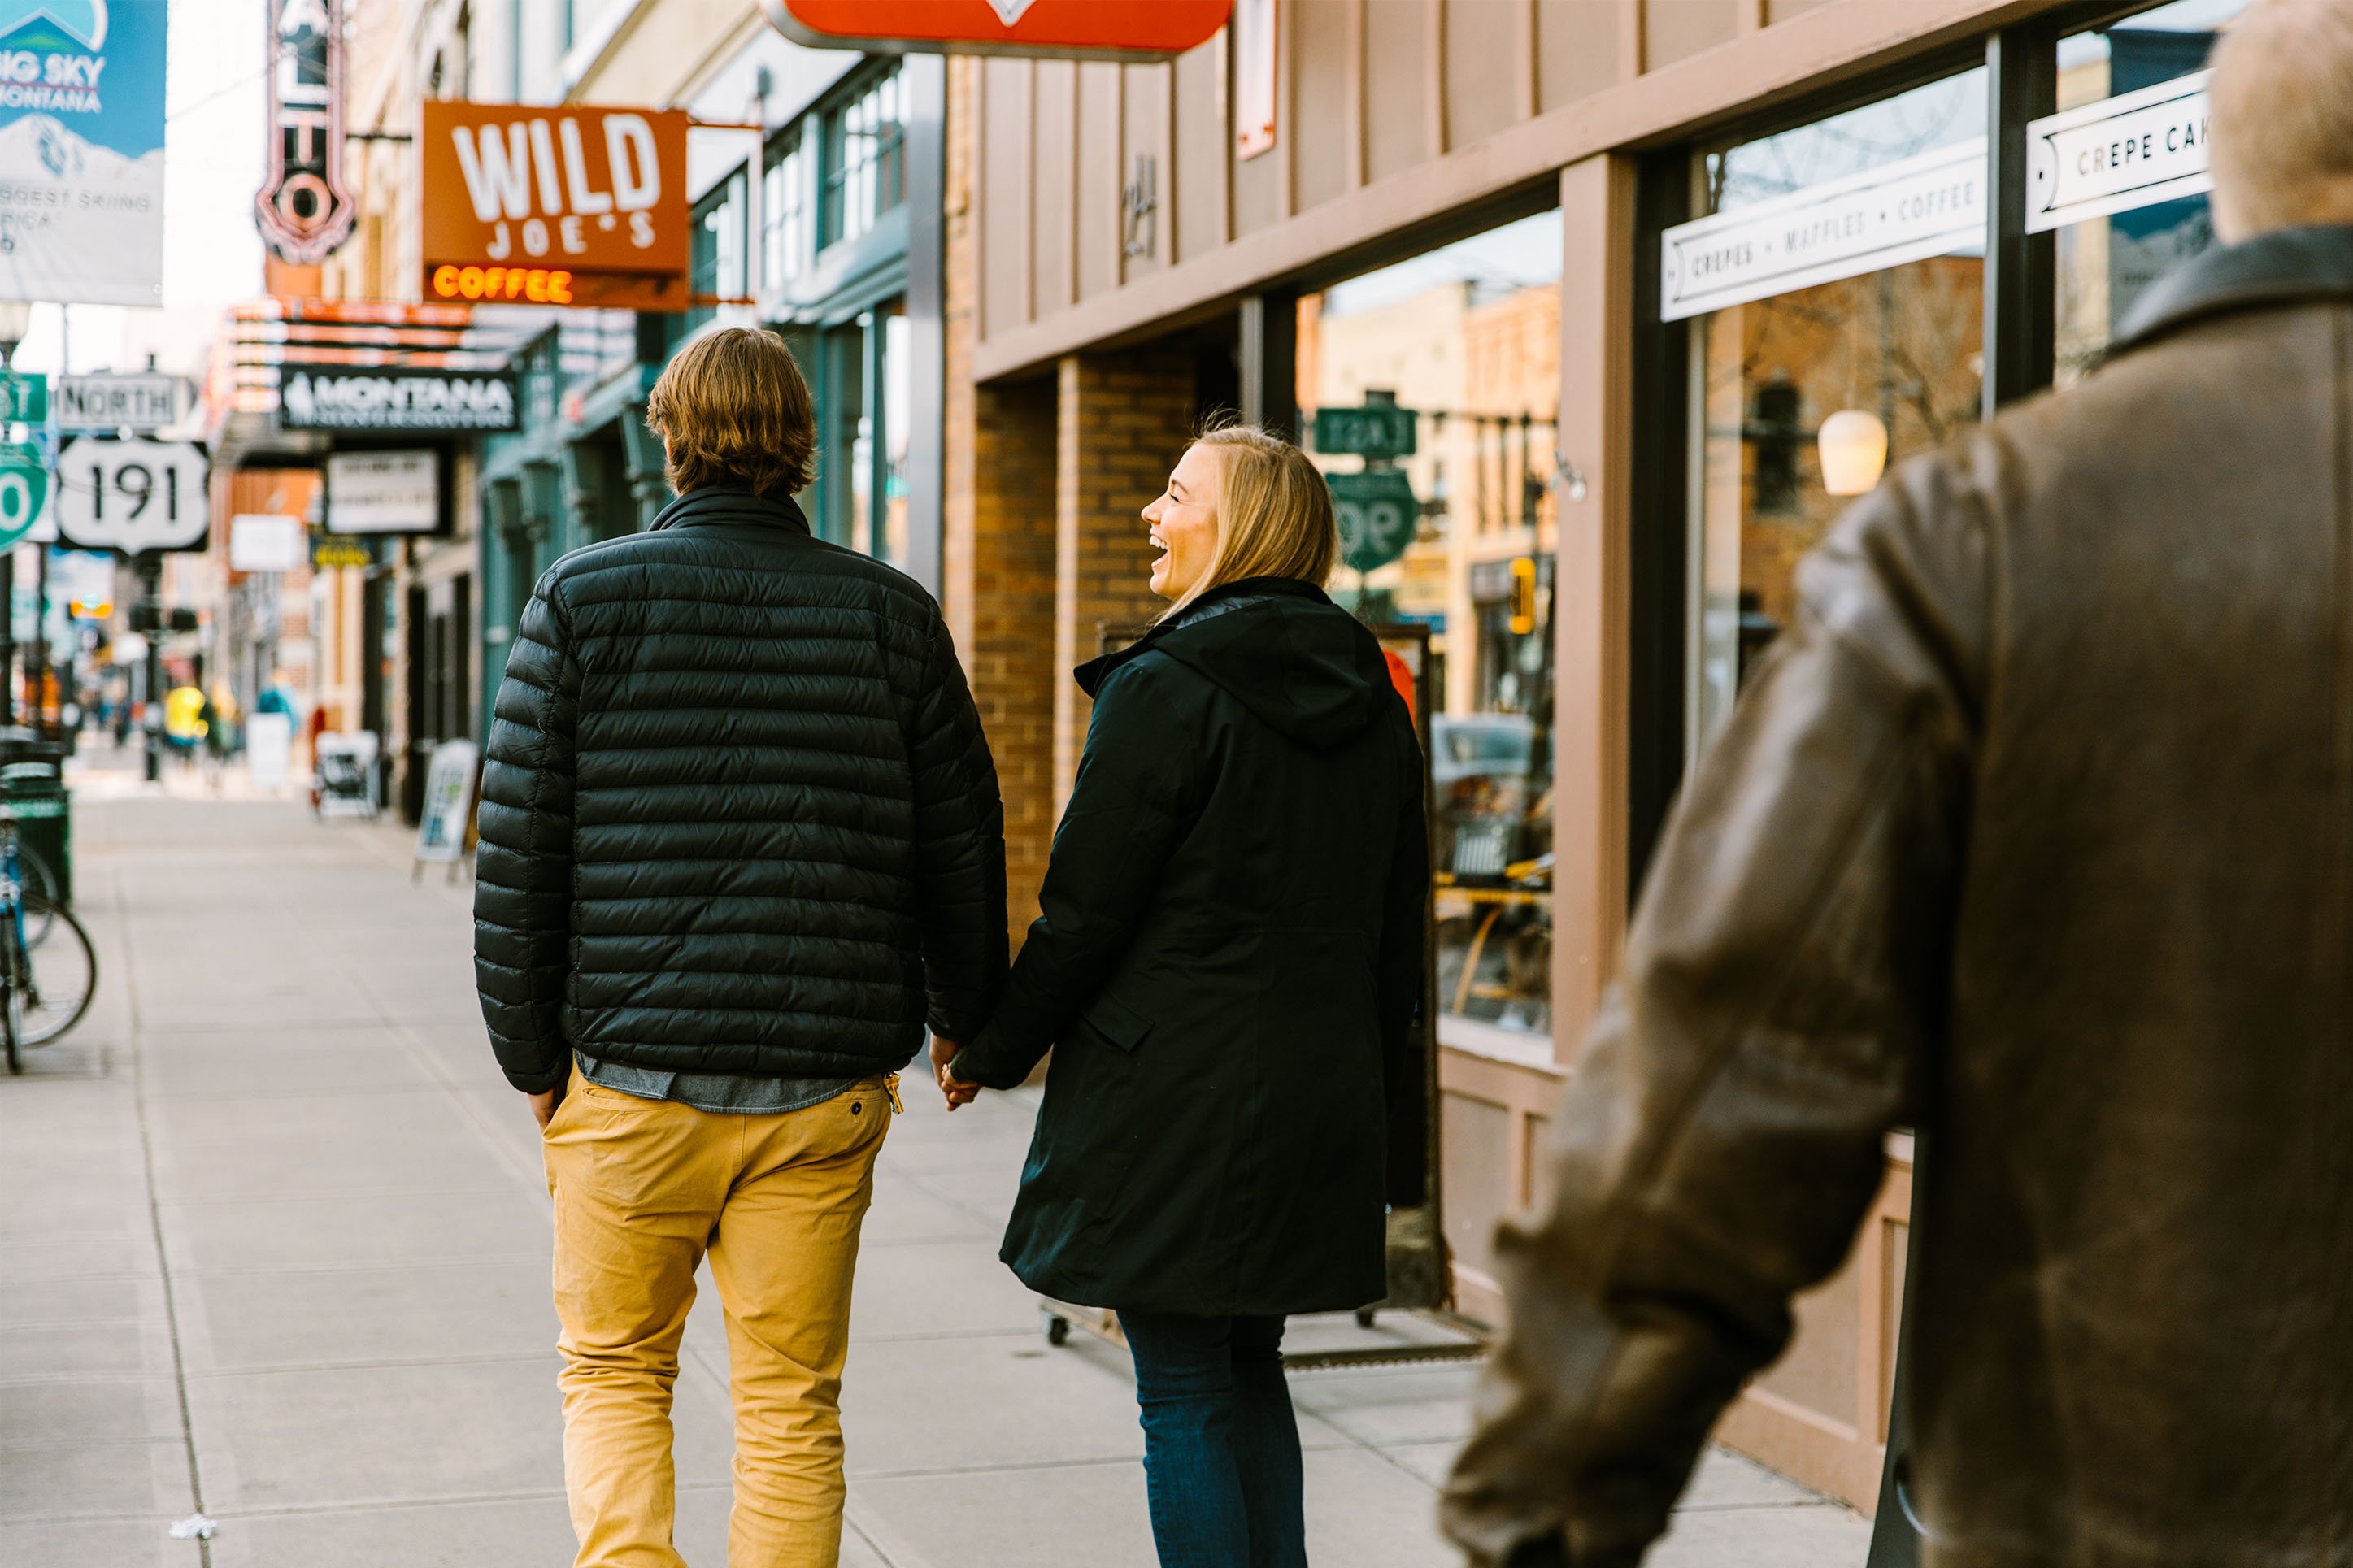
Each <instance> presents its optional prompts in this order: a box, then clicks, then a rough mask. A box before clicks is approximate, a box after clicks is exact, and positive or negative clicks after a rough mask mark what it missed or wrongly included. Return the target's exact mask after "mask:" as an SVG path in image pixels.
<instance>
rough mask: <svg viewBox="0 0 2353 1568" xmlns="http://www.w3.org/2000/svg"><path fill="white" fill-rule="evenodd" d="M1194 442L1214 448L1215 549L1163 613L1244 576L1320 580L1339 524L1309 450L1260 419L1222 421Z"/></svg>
mask: <svg viewBox="0 0 2353 1568" xmlns="http://www.w3.org/2000/svg"><path fill="white" fill-rule="evenodd" d="M1193 444H1194V445H1195V446H1197V447H1212V448H1214V449H1215V450H1216V452H1217V454H1218V468H1219V479H1218V552H1217V553H1216V554H1215V555H1213V556H1211V557H1210V558H1209V569H1208V571H1206V572H1204V573H1202V574H1201V580H1200V581H1199V582H1198V583H1196V584H1193V585H1192V587H1190V588H1188V589H1187V590H1186V591H1185V594H1184V595H1183V596H1182V597H1181V598H1179V599H1178V600H1177V601H1176V603H1175V604H1173V605H1169V606H1168V608H1167V609H1166V611H1165V612H1163V613H1162V616H1161V617H1160V618H1161V619H1163V620H1166V619H1167V618H1168V616H1173V615H1175V614H1176V612H1177V611H1179V610H1182V609H1183V608H1184V607H1185V606H1186V605H1189V604H1191V603H1192V602H1193V601H1194V600H1196V599H1198V598H1199V597H1200V596H1201V595H1204V594H1206V593H1208V591H1209V590H1210V589H1212V588H1222V587H1224V586H1225V585H1226V584H1229V583H1239V582H1240V581H1242V580H1243V579H1244V578H1246V577H1296V578H1297V579H1299V580H1300V581H1301V582H1303V583H1313V584H1315V586H1317V587H1319V588H1320V587H1322V586H1323V585H1324V580H1325V579H1326V578H1328V577H1330V576H1331V575H1332V568H1333V567H1334V566H1335V564H1337V563H1338V562H1339V559H1340V529H1339V525H1338V524H1337V523H1336V522H1335V521H1333V517H1332V491H1331V489H1329V488H1328V487H1327V486H1326V485H1325V484H1324V475H1323V474H1322V472H1321V471H1320V470H1318V469H1317V468H1316V467H1315V465H1314V463H1311V462H1309V461H1308V460H1307V454H1306V453H1304V452H1303V451H1301V450H1300V449H1299V448H1298V447H1294V446H1293V445H1292V444H1291V443H1290V442H1288V441H1286V440H1284V439H1283V438H1282V437H1280V436H1277V435H1276V434H1274V433H1273V432H1272V431H1271V430H1268V429H1265V428H1263V427H1261V426H1257V425H1222V426H1217V427H1215V428H1212V429H1208V430H1204V431H1202V432H1201V434H1200V435H1199V436H1198V437H1194V441H1193Z"/></svg>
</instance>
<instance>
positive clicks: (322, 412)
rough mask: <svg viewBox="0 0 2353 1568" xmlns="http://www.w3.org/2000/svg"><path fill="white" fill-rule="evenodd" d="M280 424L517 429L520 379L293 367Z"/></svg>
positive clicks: (281, 393)
mask: <svg viewBox="0 0 2353 1568" xmlns="http://www.w3.org/2000/svg"><path fill="white" fill-rule="evenodd" d="M280 374H282V375H283V376H284V377H285V380H284V381H283V383H282V384H280V386H279V389H278V405H279V422H280V424H281V425H283V426H286V427H287V428H288V429H291V430H456V431H468V430H512V429H513V428H514V427H515V382H514V377H513V376H512V375H511V374H504V373H497V374H482V373H468V372H464V371H453V370H358V369H351V370H345V369H332V370H330V369H328V368H326V367H324V366H311V367H304V366H297V365H289V366H287V367H286V368H285V369H284V370H283V371H282V372H281V373H280Z"/></svg>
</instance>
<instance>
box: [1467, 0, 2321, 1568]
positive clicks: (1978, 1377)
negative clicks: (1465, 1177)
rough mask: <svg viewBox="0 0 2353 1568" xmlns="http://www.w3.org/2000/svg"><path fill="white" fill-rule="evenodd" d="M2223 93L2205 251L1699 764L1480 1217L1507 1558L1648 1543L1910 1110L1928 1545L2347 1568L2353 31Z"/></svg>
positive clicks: (1812, 586) (1984, 454)
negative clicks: (1502, 1311) (1496, 1211)
mask: <svg viewBox="0 0 2353 1568" xmlns="http://www.w3.org/2000/svg"><path fill="white" fill-rule="evenodd" d="M2212 95H2213V97H2212V118H2211V129H2212V149H2213V165H2214V179H2215V190H2214V214H2215V218H2216V222H2217V226H2218V228H2219V230H2220V233H2221V237H2222V238H2223V239H2224V240H2225V241H2226V242H2228V247H2227V248H2224V249H2221V250H2219V251H2215V252H2212V253H2210V254H2209V255H2207V256H2205V257H2204V258H2200V259H2199V260H2198V261H2196V262H2194V263H2192V264H2191V265H2189V267H2188V268H2185V269H2184V270H2183V271H2182V272H2180V273H2179V274H2177V275H2175V276H2174V277H2173V278H2171V279H2168V281H2167V282H2165V283H2164V284H2161V285H2160V286H2159V287H2158V288H2157V289H2153V290H2152V291H2151V293H2150V294H2149V295H2148V296H2147V298H2146V299H2145V300H2143V301H2142V303H2141V305H2140V306H2139V308H2138V309H2137V311H2136V312H2135V314H2134V316H2133V317H2132V319H2131V320H2130V321H2128V322H2127V323H2126V329H2125V331H2123V332H2122V333H2121V334H2120V338H2119V342H2118V343H2117V346H2116V350H2115V352H2114V355H2113V359H2112V362H2111V363H2109V364H2108V365H2107V366H2106V367H2105V369H2103V370H2102V371H2100V372H2099V373H2097V374H2094V375H2093V376H2092V377H2091V378H2090V379H2089V380H2088V381H2087V382H2086V383H2084V384H2083V385H2081V386H2080V387H2078V388H2076V389H2075V390H2073V391H2071V392H2069V393H2066V394H2063V395H2059V396H2057V397H2053V398H2050V399H2046V400H2043V401H2041V402H2038V403H2035V404H2032V405H2029V406H2026V407H2023V408H2021V409H2019V410H2017V411H2014V412H2011V413H2009V414H2006V415H2004V416H2001V417H2000V418H1999V419H1996V420H1995V421H1993V422H1992V423H1991V424H1990V425H1989V426H1987V427H1986V428H1985V429H1984V430H1983V431H1982V432H1980V433H1979V434H1978V435H1976V436H1975V437H1971V438H1969V439H1968V440H1967V441H1965V442H1963V443H1962V444H1961V445H1959V446H1958V447H1956V448H1955V449H1953V450H1951V451H1948V452H1947V453H1944V454H1942V455H1939V456H1935V457H1930V458H1923V459H1921V460H1919V461H1916V462H1914V463H1911V464H1908V465H1906V466H1905V468H1903V469H1902V470H1900V471H1899V472H1898V473H1896V474H1895V475H1894V477H1893V479H1891V481H1890V482H1889V483H1887V484H1885V485H1883V487H1882V488H1881V489H1880V490H1879V492H1878V493H1877V494H1876V495H1875V496H1873V498H1871V499H1870V500H1867V501H1865V502H1864V503H1863V504H1862V505H1861V506H1859V507H1858V508H1857V509H1855V510H1854V511H1853V512H1852V513H1851V514H1849V516H1848V517H1847V518H1846V519H1845V520H1844V521H1842V522H1841V524H1840V525H1839V527H1838V529H1837V531H1835V533H1834V534H1833V536H1832V538H1831V540H1830V542H1828V543H1827V544H1826V545H1825V546H1824V548H1823V549H1822V551H1821V552H1820V554H1819V555H1817V556H1816V557H1815V558H1814V559H1812V560H1811V561H1810V562H1809V563H1807V564H1806V565H1805V567H1804V568H1803V571H1802V574H1801V584H1802V598H1803V608H1802V612H1801V614H1800V615H1799V617H1798V618H1797V624H1796V625H1795V626H1793V627H1792V628H1791V630H1790V632H1789V633H1788V636H1787V637H1786V638H1785V639H1784V640H1783V642H1782V643H1781V644H1779V645H1778V647H1776V649H1775V650H1774V652H1773V654H1772V656H1771V657H1770V658H1769V659H1768V660H1767V663H1766V665H1765V667H1764V668H1762V669H1761V670H1760V671H1759V672H1758V674H1757V679H1756V682H1755V686H1754V689H1752V690H1751V691H1749V693H1748V694H1747V695H1746V697H1745V698H1744V699H1743V700H1742V702H1741V704H1740V706H1739V709H1738V710H1737V711H1736V714H1735V716H1734V717H1733V719H1732V721H1731V723H1730V726H1729V728H1728V729H1727V730H1726V731H1725V734H1724V736H1723V738H1722V739H1721V740H1720V741H1719V742H1717V743H1716V745H1715V750H1714V752H1712V753H1711V754H1710V755H1709V756H1708V757H1707V758H1706V759H1705V760H1704V763H1702V765H1701V766H1700V767H1699V769H1698V771H1697V772H1696V773H1695V774H1694V778H1693V779H1692V781H1691V784H1690V786H1689V788H1688V790H1687V792H1686V795H1685V798H1684V800H1683V804H1682V805H1681V806H1680V808H1679V810H1678V815H1677V820H1676V822H1675V823H1674V825H1673V826H1672V829H1671V830H1670V832H1669V833H1668V834H1667V836H1666V838H1665V841H1664V843H1663V844H1662V847H1661V849H1660V852H1659V856H1658V858H1657V860H1656V862H1655V868H1654V869H1653V870H1652V871H1651V878H1650V882H1649V886H1648V887H1647V888H1646V889H1645V891H1644V894H1643V898H1642V903H1641V909H1640V910H1639V912H1638V914H1637V917H1636V920H1635V922H1634V929H1633V931H1632V933H1631V935H1630V941H1629V942H1628V946H1627V953H1626V965H1625V974H1624V983H1623V989H1622V994H1620V996H1619V997H1618V999H1617V1000H1616V1001H1615V1002H1614V1003H1613V1005H1611V1006H1610V1007H1609V1009H1608V1010H1607V1012H1606V1013H1605V1015H1604V1016H1603V1017H1602V1019H1601V1020H1600V1022H1599V1025H1598V1026H1597V1027H1596V1029H1595V1032H1594V1035H1593V1037H1592V1039H1591V1041H1590V1043H1589V1044H1588V1047H1587V1050H1586V1054H1585V1056H1584V1058H1583V1061H1582V1063H1581V1064H1580V1066H1579V1068H1578V1069H1577V1079H1576V1082H1575V1084H1574V1085H1573V1087H1572V1088H1571V1089H1570V1090H1569V1091H1568V1093H1567V1098H1566V1100H1565V1101H1564V1103H1563V1106H1562V1110H1561V1114H1560V1116H1559V1118H1558V1120H1557V1121H1556V1133H1555V1141H1556V1142H1555V1159H1556V1165H1555V1173H1556V1177H1557V1186H1556V1196H1555V1197H1554V1198H1553V1200H1552V1201H1551V1202H1550V1203H1549V1205H1547V1206H1546V1208H1545V1209H1544V1211H1543V1212H1542V1213H1540V1214H1539V1215H1536V1216H1535V1217H1534V1218H1532V1219H1530V1220H1527V1221H1525V1222H1522V1223H1516V1224H1514V1225H1511V1226H1507V1227H1506V1228H1505V1229H1504V1233H1503V1235H1502V1237H1501V1238H1500V1242H1501V1251H1502V1255H1503V1258H1504V1273H1505V1278H1506V1289H1507V1292H1508V1295H1509V1299H1510V1307H1511V1318H1512V1328H1511V1334H1510V1339H1509V1341H1508V1342H1507V1343H1506V1345H1505V1346H1504V1348H1503V1350H1502V1352H1501V1354H1500V1355H1499V1357H1498V1360H1497V1363H1496V1366H1495V1368H1494V1370H1493V1373H1491V1374H1490V1377H1489V1379H1488V1382H1487V1384H1486V1386H1485V1389H1484V1392H1483V1396H1482V1419H1481V1421H1480V1424H1479V1426H1478V1429H1477V1431H1476V1433H1475V1435H1474V1436H1472V1439H1471V1441H1470V1443H1469V1445H1468V1447H1467V1448H1466V1449H1465V1451H1464V1453H1463V1455H1462V1457H1461V1461H1460V1463H1459V1465H1458V1466H1457V1468H1456V1470H1455V1472H1454V1475H1453V1478H1452V1480H1451V1484H1450V1486H1449V1488H1448V1490H1447V1494H1446V1499H1445V1503H1444V1513H1445V1520H1446V1523H1447V1526H1448V1528H1449V1530H1450V1531H1451V1532H1452V1534H1453V1535H1454V1537H1455V1539H1456V1540H1458V1541H1459V1542H1461V1543H1462V1544H1463V1545H1464V1546H1465V1547H1466V1548H1467V1549H1468V1550H1469V1551H1470V1552H1471V1554H1472V1558H1473V1559H1474V1560H1475V1561H1476V1562H1477V1563H1481V1564H1491V1565H1492V1564H1504V1563H1509V1564H1512V1565H1513V1568H1533V1565H1536V1564H1542V1563H1554V1564H1557V1563H1564V1562H1566V1563H1572V1564H1575V1565H1576V1568H1598V1565H1604V1564H1630V1563H1634V1562H1636V1561H1637V1560H1638V1559H1640V1557H1641V1554H1642V1553H1643V1552H1644V1551H1645V1550H1646V1548H1647V1547H1648V1546H1649V1544H1650V1543H1651V1542H1652V1541H1653V1540H1654V1539H1655V1538H1656V1537H1657V1536H1658V1535H1659V1534H1660V1532H1661V1531H1662V1530H1663V1529H1664V1528H1665V1525H1666V1522H1667V1510H1668V1509H1669V1507H1670V1506H1671V1505H1672V1502H1673V1501H1674V1499H1675V1496H1676V1494H1677V1493H1678V1492H1679V1491H1680V1490H1681V1489H1683V1484H1684V1481H1685V1480H1686V1479H1687V1478H1688V1477H1689V1475H1690V1472H1691V1469H1692V1467H1693V1464H1694V1460H1695V1459H1696V1457H1697V1455H1698V1452H1699V1450H1700V1447H1701V1445H1702V1444H1703V1443H1704V1440H1705V1438H1706V1436H1707V1434H1708V1431H1709V1428H1710V1427H1711V1426H1712V1425H1713V1424H1714V1422H1715V1417H1716V1415H1718V1414H1719V1413H1720V1412H1721V1411H1722V1409H1723V1408H1724V1406H1725V1404H1726V1403H1727V1402H1728V1401H1729V1400H1730V1399H1732V1397H1733V1396H1734V1395H1735V1394H1736V1393H1737V1392H1738V1390H1739V1388H1740V1386H1741V1384H1742V1382H1743V1380H1745V1379H1746V1377H1748V1376H1749V1375H1750V1374H1751V1373H1755V1372H1756V1371H1757V1370H1758V1369H1759V1368H1760V1367H1762V1366H1763V1365H1764V1364H1765V1363H1767V1362H1769V1361H1771V1360H1772V1359H1773V1357H1774V1356H1775V1355H1777V1354H1778V1352H1780V1350H1781V1348H1782V1346H1783V1345H1784V1344H1785V1343H1786V1342H1788V1337H1789V1332H1790V1311H1789V1302H1790V1299H1791V1297H1792V1296H1793V1295H1794V1294H1795V1293H1796V1292H1798V1291H1799V1290H1802V1289H1805V1288H1807V1287H1808V1286H1810V1285H1811V1284H1814V1283H1815V1282H1817V1281H1820V1280H1821V1279H1824V1278H1825V1277H1827V1276H1828V1275H1829V1274H1830V1273H1831V1271H1832V1270H1833V1269H1834V1268H1837V1267H1838V1264H1839V1261H1840V1259H1841V1257H1842V1256H1843V1255H1844V1253H1845V1252H1846V1249H1847V1247H1848V1245H1849V1243H1850V1242H1851V1240H1852V1237H1853V1235H1854V1232H1855V1229H1856V1226H1858V1225H1859V1224H1860V1222H1861V1220H1862V1215H1863V1214H1864V1212H1865V1208H1866V1205H1868V1204H1869V1202H1870V1200H1871V1198H1872V1195H1873V1191H1874V1190H1875V1188H1876V1187H1877V1185H1878V1184H1879V1182H1880V1179H1881V1174H1882V1169H1883V1143H1884V1139H1885V1137H1886V1134H1887V1132H1888V1131H1889V1130H1890V1129H1891V1128H1893V1127H1894V1126H1895V1125H1897V1124H1898V1123H1901V1122H1905V1121H1911V1122H1915V1123H1916V1124H1917V1125H1918V1126H1920V1127H1921V1128H1922V1129H1924V1130H1925V1131H1926V1132H1927V1134H1928V1136H1929V1148H1930V1151H1931V1152H1930V1156H1929V1159H1928V1162H1927V1163H1926V1165H1925V1166H1924V1176H1925V1182H1924V1184H1923V1187H1922V1189H1921V1201H1920V1208H1919V1213H1920V1216H1921V1217H1920V1224H1921V1227H1922V1228H1921V1235H1920V1237H1919V1250H1918V1252H1917V1255H1916V1256H1917V1258H1918V1260H1919V1261H1918V1264H1917V1270H1918V1272H1917V1276H1916V1278H1915V1280H1914V1281H1913V1283H1912V1291H1913V1296H1914V1300H1915V1321H1914V1322H1913V1325H1912V1335H1913V1337H1912V1341H1911V1353H1912V1362H1911V1366H1910V1373H1911V1384H1910V1416H1911V1426H1912V1428H1913V1431H1912V1443H1911V1447H1910V1450H1909V1459H1908V1464H1907V1465H1906V1467H1905V1470H1904V1472H1903V1473H1902V1474H1901V1475H1900V1476H1899V1480H1900V1483H1901V1490H1902V1495H1903V1498H1904V1502H1905V1508H1906V1510H1907V1512H1908V1513H1910V1514H1912V1515H1913V1516H1914V1517H1916V1519H1917V1520H1918V1521H1919V1522H1920V1526H1921V1530H1922V1550H1923V1554H1924V1559H1925V1561H1926V1563H1929V1564H1932V1565H1935V1568H2051V1565H2057V1564H2087V1565H2088V1564H2118V1565H2121V1564H2127V1563H2129V1564H2132V1565H2133V1568H2170V1565H2179V1568H2190V1565H2192V1564H2197V1565H2211V1564H2219V1563H2232V1564H2235V1565H2238V1568H2256V1565H2259V1564H2264V1565H2270V1564H2276V1565H2281V1568H2284V1565H2286V1564H2290V1563H2295V1564H2312V1565H2315V1568H2317V1565H2320V1564H2339V1565H2342V1564H2346V1563H2353V1419H2348V1414H2353V1355H2348V1351H2347V1347H2348V1344H2353V1267H2348V1263H2347V1258H2348V1251H2347V1243H2348V1216H2353V1132H2348V1128H2353V5H2348V4H2346V0H2256V4H2255V5H2253V6H2252V7H2251V8H2250V9H2249V10H2248V11H2247V12H2245V13H2244V15H2243V16H2242V18H2241V19H2240V21H2239V22H2238V23H2237V24H2236V26H2235V27H2234V28H2233V29H2232V31H2231V32H2230V33H2229V34H2228V35H2226V37H2225V39H2224V41H2223V43H2222V46H2221V51H2220V54H2219V57H2218V60H2217V66H2216V74H2215V77H2214V79H2213V83H2212Z"/></svg>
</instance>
